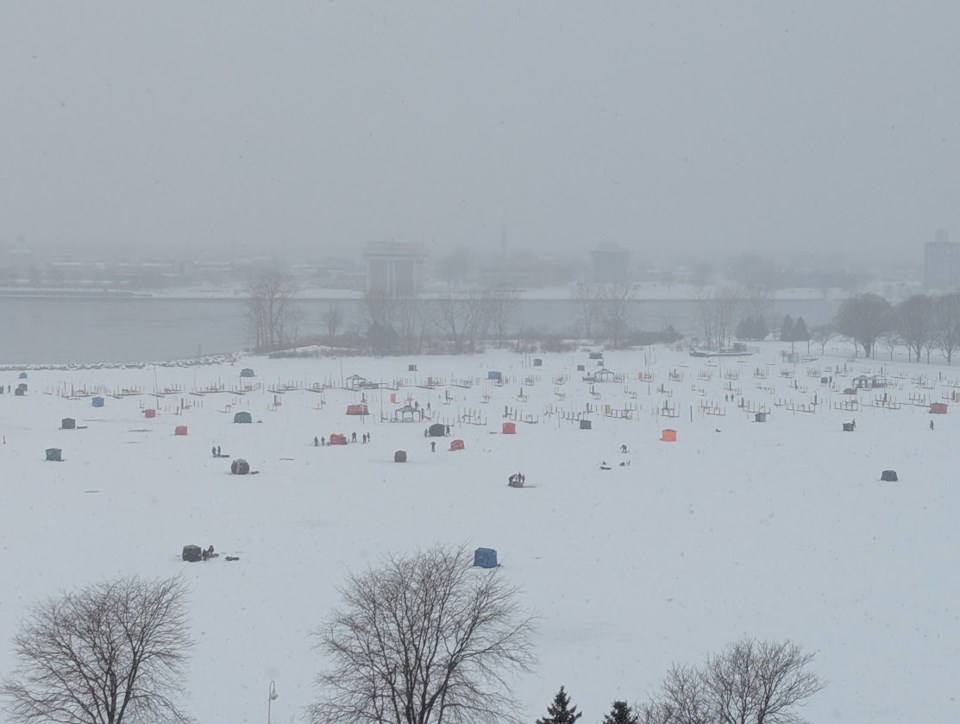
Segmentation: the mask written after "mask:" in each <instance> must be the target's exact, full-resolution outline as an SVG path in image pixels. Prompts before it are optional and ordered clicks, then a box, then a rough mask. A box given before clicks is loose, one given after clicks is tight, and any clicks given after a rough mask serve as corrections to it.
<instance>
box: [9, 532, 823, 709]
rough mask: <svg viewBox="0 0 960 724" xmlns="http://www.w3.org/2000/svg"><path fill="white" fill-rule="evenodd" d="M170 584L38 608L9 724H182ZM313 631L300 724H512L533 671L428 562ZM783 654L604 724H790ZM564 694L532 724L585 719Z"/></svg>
mask: <svg viewBox="0 0 960 724" xmlns="http://www.w3.org/2000/svg"><path fill="white" fill-rule="evenodd" d="M187 596H188V591H187V589H186V587H185V585H184V584H183V582H182V581H181V580H180V579H177V578H173V579H159V580H145V579H140V578H136V577H134V578H120V579H117V580H114V581H109V582H106V583H102V584H95V585H89V586H86V587H83V588H80V589H78V590H75V591H70V592H64V593H61V594H60V595H58V596H53V597H51V598H49V599H48V600H46V601H44V602H42V603H40V604H38V605H36V606H35V607H34V608H33V609H32V610H31V611H30V612H29V614H28V615H27V617H26V618H25V619H24V620H23V622H22V624H21V629H20V631H19V633H18V634H17V635H16V637H15V638H14V646H13V648H14V654H15V657H16V662H17V665H16V668H15V669H14V671H12V672H11V673H10V674H9V675H8V676H7V677H6V679H5V680H4V681H3V683H2V685H0V697H2V699H3V705H4V708H5V711H6V718H5V721H10V722H14V723H15V724H47V723H48V722H60V723H61V724H124V722H127V723H128V724H131V723H132V722H147V721H149V722H159V721H169V722H188V721H190V718H189V717H188V715H187V714H185V713H184V711H183V710H182V709H181V707H180V704H179V703H178V701H177V698H178V696H179V695H180V694H181V693H182V691H183V686H184V683H185V677H186V664H187V655H188V653H189V651H190V649H191V647H192V646H193V640H192V638H191V636H190V633H189V629H188V624H189V620H190V618H189V615H188V602H187ZM341 596H342V600H341V603H340V605H339V607H338V608H336V609H335V610H334V611H332V612H331V613H330V614H329V615H328V616H327V618H326V620H325V621H324V622H323V623H322V625H320V626H319V627H318V628H317V629H316V630H315V631H314V632H313V634H312V635H313V640H314V647H315V649H316V650H317V652H318V653H319V654H320V657H321V671H320V673H319V674H318V675H317V679H316V684H317V696H316V700H315V701H314V702H313V704H311V705H310V706H309V707H308V709H307V711H306V712H305V714H306V718H307V719H308V721H310V722H311V724H444V723H446V724H473V723H476V724H501V723H504V724H522V722H523V719H522V718H521V717H520V716H519V715H518V714H517V712H518V710H519V704H518V702H517V701H516V699H515V698H514V696H513V691H512V684H513V681H514V680H515V678H516V676H517V675H518V674H520V673H523V672H529V671H530V670H531V668H532V667H533V665H534V664H535V662H536V658H535V655H534V651H533V644H532V640H533V634H534V632H535V630H536V623H537V619H536V617H535V616H534V615H533V614H532V613H531V612H530V611H528V610H527V609H525V608H524V606H523V605H522V603H521V600H520V593H519V591H518V590H517V589H516V588H514V587H512V586H510V585H508V584H507V583H506V582H505V581H504V580H503V578H502V577H501V576H500V575H499V573H498V571H497V569H475V568H473V567H472V566H471V558H470V555H469V554H468V552H467V551H466V550H465V549H464V548H462V547H460V548H445V547H435V548H432V549H428V550H424V551H419V552H416V553H413V554H409V555H392V556H388V557H387V558H386V559H385V560H384V561H382V562H381V563H380V564H379V565H373V566H370V567H369V568H367V569H366V570H365V571H362V572H355V573H350V574H348V577H347V580H346V582H345V584H344V585H343V586H342V587H341ZM812 660H813V655H812V654H809V653H806V652H804V651H803V650H802V649H801V648H800V647H799V646H797V645H796V644H793V643H791V642H789V641H785V642H769V641H757V640H755V639H751V638H746V639H743V640H741V641H738V642H736V643H733V644H731V645H729V646H727V647H726V648H724V649H723V650H722V651H720V652H719V653H717V654H714V655H711V656H709V657H708V658H707V660H706V661H705V663H704V664H702V665H701V666H694V667H691V666H681V665H674V666H673V667H671V668H670V670H669V671H668V672H667V674H666V677H665V678H664V680H663V683H662V685H661V687H660V689H659V690H658V691H657V692H656V693H655V694H654V695H653V696H652V697H650V698H649V700H648V701H646V702H644V703H642V704H639V705H632V706H631V705H629V704H627V703H626V702H625V701H621V700H618V701H615V702H614V703H613V705H612V708H611V710H610V712H609V713H608V714H607V715H606V716H605V717H604V719H603V724H764V723H765V722H766V723H767V724H776V723H777V722H799V721H801V720H800V719H799V717H798V716H797V714H796V710H797V708H798V707H800V706H802V705H803V704H804V703H805V702H806V701H807V699H809V698H810V697H811V696H813V695H814V694H816V693H817V692H818V691H820V690H821V689H822V688H823V687H824V686H825V682H824V681H823V680H822V679H820V678H819V677H818V676H816V675H815V674H813V673H812V672H810V670H809V665H810V663H811V662H812ZM582 716H583V715H582V713H581V712H578V711H577V708H576V707H575V706H573V705H572V704H571V702H570V698H569V696H568V694H567V693H566V691H565V689H564V688H563V687H561V688H560V691H559V692H558V693H557V695H556V696H555V697H554V700H553V702H552V703H551V704H550V705H549V707H548V709H547V714H546V715H545V716H543V717H541V718H539V719H537V721H536V724H568V723H572V722H574V721H576V720H578V719H580V718H581V717H582Z"/></svg>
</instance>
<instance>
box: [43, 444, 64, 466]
mask: <svg viewBox="0 0 960 724" xmlns="http://www.w3.org/2000/svg"><path fill="white" fill-rule="evenodd" d="M62 453H63V450H61V449H60V448H58V447H48V448H47V449H46V450H45V451H44V455H45V456H46V459H47V460H48V461H50V462H52V463H62V462H63V457H62V456H61V455H62Z"/></svg>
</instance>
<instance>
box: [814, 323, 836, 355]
mask: <svg viewBox="0 0 960 724" xmlns="http://www.w3.org/2000/svg"><path fill="white" fill-rule="evenodd" d="M836 336H837V333H836V331H835V330H834V329H833V327H831V326H830V325H829V324H821V325H819V326H817V327H814V328H813V329H812V330H810V339H811V340H813V341H814V342H816V343H817V344H819V345H820V354H821V355H824V354H826V353H827V344H828V343H829V342H830V340H831V339H833V338H834V337H836Z"/></svg>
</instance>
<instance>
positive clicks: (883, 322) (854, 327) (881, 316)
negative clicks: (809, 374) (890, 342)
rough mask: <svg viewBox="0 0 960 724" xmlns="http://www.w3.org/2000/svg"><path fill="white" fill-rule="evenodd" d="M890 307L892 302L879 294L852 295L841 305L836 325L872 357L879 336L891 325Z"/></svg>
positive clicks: (866, 354) (866, 355) (840, 331)
mask: <svg viewBox="0 0 960 724" xmlns="http://www.w3.org/2000/svg"><path fill="white" fill-rule="evenodd" d="M890 309H891V307H890V302H888V301H887V300H886V299H884V298H883V297H881V296H879V295H877V294H869V293H868V294H861V295H859V296H856V297H851V298H850V299H845V300H844V301H843V303H842V304H841V305H840V309H839V310H838V311H837V318H836V321H835V323H834V326H835V327H836V329H837V331H838V332H839V333H840V334H842V335H843V336H844V337H847V338H848V339H850V340H851V341H852V342H853V343H854V345H855V346H856V345H860V346H861V347H863V354H864V356H865V357H870V356H872V355H873V345H874V343H875V342H876V341H877V338H878V337H879V336H880V335H881V334H883V333H884V332H886V331H887V330H888V329H890V327H891V321H892V320H891V319H890Z"/></svg>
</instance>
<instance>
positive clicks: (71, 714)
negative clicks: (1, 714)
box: [0, 578, 192, 724]
mask: <svg viewBox="0 0 960 724" xmlns="http://www.w3.org/2000/svg"><path fill="white" fill-rule="evenodd" d="M185 595H186V594H185V589H184V586H183V583H182V582H181V581H180V580H179V579H166V580H156V581H149V580H141V579H139V578H121V579H117V580H114V581H109V582H107V583H101V584H96V585H91V586H87V587H85V588H82V589H80V590H78V591H75V592H72V593H64V594H62V595H61V596H60V597H58V598H52V599H50V600H48V601H47V602H45V603H43V604H40V605H38V606H36V607H35V608H34V609H33V610H32V611H31V613H30V615H29V616H28V617H27V619H26V620H25V621H24V622H23V624H22V626H21V630H20V633H18V634H17V636H16V637H15V638H14V641H13V647H14V653H15V655H16V658H17V668H16V670H15V671H14V673H13V675H12V677H11V678H10V679H8V680H6V681H5V682H4V684H3V686H2V689H0V693H2V695H3V698H4V699H5V700H6V704H7V711H8V715H9V719H8V721H13V722H18V723H22V724H48V723H49V722H57V723H58V724H123V722H146V721H177V722H184V721H188V719H187V718H186V717H185V716H184V715H183V714H182V713H181V712H180V711H179V709H178V708H177V706H176V704H175V703H174V699H173V696H174V694H175V693H176V692H177V691H178V689H179V688H180V682H181V680H182V677H183V673H184V666H185V662H186V654H187V651H188V649H189V648H190V647H191V645H192V642H191V640H190V637H189V634H188V632H187V628H188V626H187V625H188V618H187V610H186V605H185V600H184V599H185Z"/></svg>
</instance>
